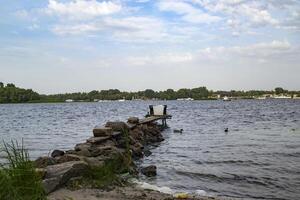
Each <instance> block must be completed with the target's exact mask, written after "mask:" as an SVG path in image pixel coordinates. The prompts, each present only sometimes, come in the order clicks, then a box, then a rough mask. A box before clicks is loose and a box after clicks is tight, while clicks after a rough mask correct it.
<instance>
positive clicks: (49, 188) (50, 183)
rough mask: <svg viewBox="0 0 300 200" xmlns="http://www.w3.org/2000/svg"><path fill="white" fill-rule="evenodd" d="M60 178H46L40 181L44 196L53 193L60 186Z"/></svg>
mask: <svg viewBox="0 0 300 200" xmlns="http://www.w3.org/2000/svg"><path fill="white" fill-rule="evenodd" d="M59 182H60V178H59V177H53V178H48V179H45V180H43V181H42V186H43V188H44V191H45V193H46V194H49V193H51V192H53V191H54V190H55V189H57V187H58V186H59V185H60V184H59Z"/></svg>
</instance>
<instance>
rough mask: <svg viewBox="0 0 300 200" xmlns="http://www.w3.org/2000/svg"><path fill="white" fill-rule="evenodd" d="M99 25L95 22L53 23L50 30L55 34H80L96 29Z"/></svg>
mask: <svg viewBox="0 0 300 200" xmlns="http://www.w3.org/2000/svg"><path fill="white" fill-rule="evenodd" d="M98 30H99V27H97V26H96V25H95V24H92V23H90V24H74V25H65V24H60V25H55V26H54V27H53V28H52V32H53V33H55V34H57V35H80V34H83V33H91V32H95V31H98Z"/></svg>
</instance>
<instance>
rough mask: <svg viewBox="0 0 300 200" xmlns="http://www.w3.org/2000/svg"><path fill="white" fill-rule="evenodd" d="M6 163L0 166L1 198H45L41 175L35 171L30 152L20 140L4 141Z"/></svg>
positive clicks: (40, 199) (20, 199) (27, 199)
mask: <svg viewBox="0 0 300 200" xmlns="http://www.w3.org/2000/svg"><path fill="white" fill-rule="evenodd" d="M2 152H3V153H4V154H5V159H6V163H5V164H2V165H1V167H0V199H1V200H44V199H46V195H45V193H44V190H43V187H42V185H41V177H39V175H38V174H37V172H36V171H35V168H34V166H33V164H32V162H31V161H30V159H29V154H28V151H27V150H26V149H24V147H23V141H22V144H21V145H19V144H18V142H13V141H12V142H11V143H5V142H3V150H2Z"/></svg>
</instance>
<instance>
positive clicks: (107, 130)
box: [93, 126, 113, 137]
mask: <svg viewBox="0 0 300 200" xmlns="http://www.w3.org/2000/svg"><path fill="white" fill-rule="evenodd" d="M112 133H113V129H112V128H111V127H102V126H96V127H95V128H94V129H93V134H94V137H103V136H111V135H112Z"/></svg>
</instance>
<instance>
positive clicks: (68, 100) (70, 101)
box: [65, 99, 74, 103]
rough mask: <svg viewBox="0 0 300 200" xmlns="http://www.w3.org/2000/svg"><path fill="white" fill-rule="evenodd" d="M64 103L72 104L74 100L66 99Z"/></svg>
mask: <svg viewBox="0 0 300 200" xmlns="http://www.w3.org/2000/svg"><path fill="white" fill-rule="evenodd" d="M65 102H66V103H72V102H74V100H73V99H67V100H65Z"/></svg>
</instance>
